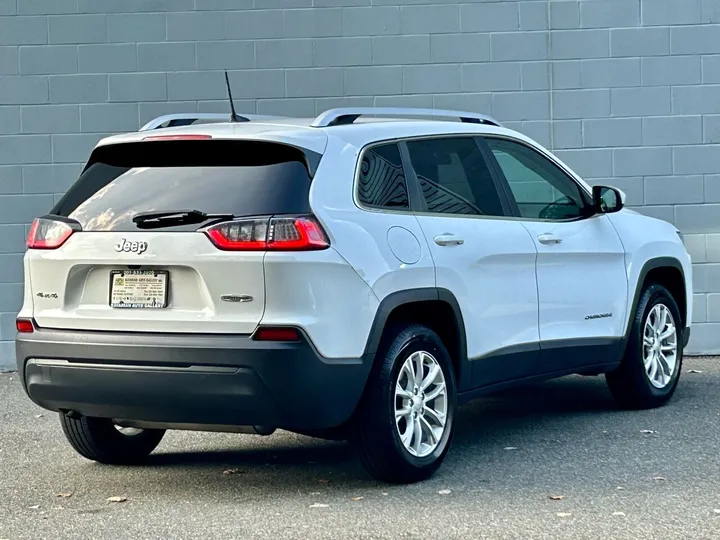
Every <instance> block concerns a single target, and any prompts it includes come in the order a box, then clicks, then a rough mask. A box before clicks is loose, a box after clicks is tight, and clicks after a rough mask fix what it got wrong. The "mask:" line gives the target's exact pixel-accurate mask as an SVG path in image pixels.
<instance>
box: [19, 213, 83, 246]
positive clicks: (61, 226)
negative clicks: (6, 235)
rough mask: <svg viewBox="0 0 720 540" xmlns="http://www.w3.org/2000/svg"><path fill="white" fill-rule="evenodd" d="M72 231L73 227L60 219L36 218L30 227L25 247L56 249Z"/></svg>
mask: <svg viewBox="0 0 720 540" xmlns="http://www.w3.org/2000/svg"><path fill="white" fill-rule="evenodd" d="M73 232H74V230H73V228H72V227H71V226H70V225H68V224H67V223H63V222H62V221H55V220H53V219H47V218H37V219H35V221H33V224H32V226H31V227H30V233H29V234H28V238H27V247H28V248H30V249H57V248H59V247H60V246H62V245H63V244H64V243H65V242H66V241H67V239H68V238H70V236H72V233H73Z"/></svg>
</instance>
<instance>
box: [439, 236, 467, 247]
mask: <svg viewBox="0 0 720 540" xmlns="http://www.w3.org/2000/svg"><path fill="white" fill-rule="evenodd" d="M433 240H435V243H436V244H437V245H438V246H460V245H462V244H464V243H465V240H463V239H462V238H458V237H457V236H455V235H454V234H450V233H445V234H441V235H439V236H436V237H435V238H433Z"/></svg>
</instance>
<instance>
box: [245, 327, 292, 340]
mask: <svg viewBox="0 0 720 540" xmlns="http://www.w3.org/2000/svg"><path fill="white" fill-rule="evenodd" d="M252 338H253V339H254V340H255V341H300V334H299V333H298V331H297V330H296V329H295V328H287V327H275V328H273V327H269V326H266V327H263V328H258V329H257V330H256V331H255V333H254V334H253V337H252Z"/></svg>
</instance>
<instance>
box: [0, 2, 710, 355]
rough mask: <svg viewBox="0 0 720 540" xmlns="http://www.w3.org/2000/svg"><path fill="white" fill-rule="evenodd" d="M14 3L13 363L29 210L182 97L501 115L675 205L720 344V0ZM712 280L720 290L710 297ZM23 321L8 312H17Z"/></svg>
mask: <svg viewBox="0 0 720 540" xmlns="http://www.w3.org/2000/svg"><path fill="white" fill-rule="evenodd" d="M6 4H8V5H9V6H10V8H8V9H5V10H3V9H2V5H4V4H3V3H2V2H1V1H0V239H1V240H0V254H2V255H3V259H2V260H0V268H2V270H1V271H0V367H2V366H3V365H4V364H7V363H8V362H11V359H10V358H7V355H5V356H2V354H1V353H2V351H11V350H12V347H9V346H8V345H9V344H10V341H11V340H12V339H13V335H12V334H13V330H12V324H11V322H12V319H13V317H14V311H15V310H16V309H18V307H19V302H20V298H21V293H22V287H21V284H20V282H21V281H22V279H21V278H22V275H21V273H20V270H19V269H20V263H19V261H20V255H21V254H22V252H23V249H24V247H23V238H24V235H25V231H26V226H27V225H28V223H29V222H30V220H31V219H32V217H34V216H36V215H39V214H44V213H46V212H47V211H48V210H49V209H50V207H51V206H52V204H53V201H54V200H57V197H58V196H59V194H61V193H62V192H64V191H65V190H66V189H67V188H68V187H69V185H70V184H71V183H72V182H73V181H74V179H75V178H76V177H77V174H78V173H79V171H80V170H81V168H82V166H83V163H84V162H85V160H86V159H87V157H88V154H89V152H90V150H91V148H92V146H93V145H94V144H95V143H96V142H97V140H98V139H99V138H101V137H103V136H105V135H107V134H112V133H117V132H124V131H132V130H136V129H137V128H138V127H139V126H140V125H142V124H143V123H145V122H147V121H148V120H150V119H151V118H153V117H155V116H158V115H161V114H166V113H172V112H195V111H206V112H223V111H226V110H227V101H226V90H225V84H224V77H223V75H222V71H223V70H228V72H229V74H230V80H231V83H232V86H233V93H234V97H235V100H236V106H237V108H238V111H240V112H248V113H268V114H286V115H302V116H312V115H314V114H317V113H319V112H321V111H323V110H325V109H327V108H331V107H338V106H353V105H355V106H372V105H376V106H390V105H397V106H417V107H438V108H456V109H468V110H473V111H478V112H486V113H490V114H492V115H494V116H495V117H497V118H498V119H499V120H501V121H502V122H504V123H506V124H507V125H508V126H509V127H512V128H514V129H518V130H520V131H522V132H524V133H526V134H527V135H529V136H531V137H533V138H535V139H537V140H538V141H539V142H540V143H541V144H543V145H545V146H546V147H548V148H549V149H551V150H553V151H555V152H556V153H557V155H558V156H559V157H560V158H561V159H562V160H564V161H565V162H566V163H567V164H568V165H570V166H571V167H573V168H574V169H575V170H576V172H578V173H579V174H581V175H583V176H584V177H585V178H587V180H588V181H589V182H590V183H592V184H598V183H606V184H613V185H616V186H618V187H619V188H621V189H623V190H624V191H625V193H626V195H627V201H628V204H630V205H631V206H633V207H634V208H637V209H638V211H640V212H642V213H645V214H647V215H650V216H653V217H658V218H660V219H665V220H667V221H670V222H672V223H674V224H675V225H676V226H677V227H678V228H680V229H681V230H682V231H683V233H685V235H686V236H685V238H686V243H687V246H688V249H689V251H690V253H691V255H692V257H693V260H694V262H695V271H696V272H695V273H696V278H695V281H696V284H697V285H698V290H697V291H696V297H695V310H694V314H693V317H694V319H695V320H696V322H697V323H699V326H698V330H697V331H696V332H693V341H692V343H691V350H693V351H703V352H719V353H720V337H718V336H720V332H718V330H720V1H718V0H151V1H148V0H122V1H119V0H52V1H51V0H17V1H14V0H13V1H10V2H6ZM709 295H715V296H709ZM8 321H10V322H8Z"/></svg>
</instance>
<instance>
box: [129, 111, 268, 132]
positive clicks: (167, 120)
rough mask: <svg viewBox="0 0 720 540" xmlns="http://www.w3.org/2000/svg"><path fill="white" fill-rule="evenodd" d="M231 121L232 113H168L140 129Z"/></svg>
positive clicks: (249, 116) (260, 117) (251, 116)
mask: <svg viewBox="0 0 720 540" xmlns="http://www.w3.org/2000/svg"><path fill="white" fill-rule="evenodd" d="M238 118H239V119H240V121H241V122H250V121H252V120H274V119H278V118H282V117H281V116H272V115H265V114H243V115H238ZM229 121H230V115H229V114H226V113H180V114H166V115H163V116H158V117H157V118H154V119H153V120H150V121H149V122H148V123H147V124H145V125H144V126H143V127H141V128H140V129H139V131H152V130H153V129H161V128H169V127H178V126H190V125H192V124H215V123H218V122H229Z"/></svg>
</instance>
